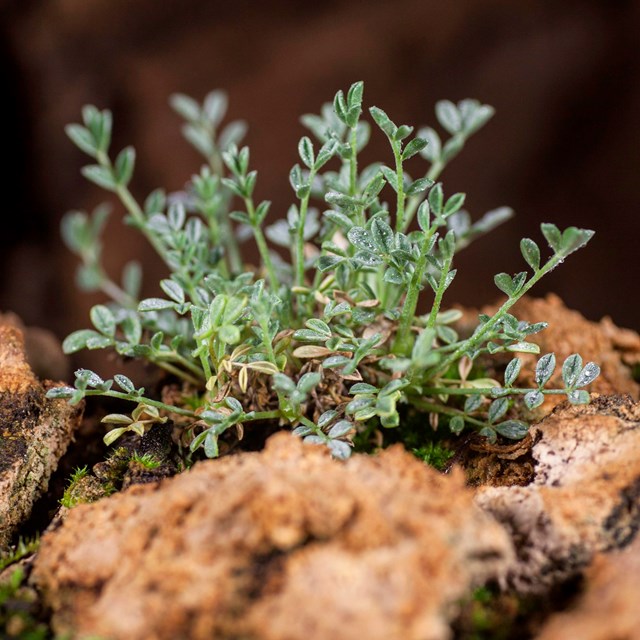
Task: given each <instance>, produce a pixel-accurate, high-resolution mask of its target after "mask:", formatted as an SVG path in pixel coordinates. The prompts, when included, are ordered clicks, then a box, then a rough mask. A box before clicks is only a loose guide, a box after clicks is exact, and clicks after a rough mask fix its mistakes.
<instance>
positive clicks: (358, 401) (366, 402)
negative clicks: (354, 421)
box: [345, 396, 374, 415]
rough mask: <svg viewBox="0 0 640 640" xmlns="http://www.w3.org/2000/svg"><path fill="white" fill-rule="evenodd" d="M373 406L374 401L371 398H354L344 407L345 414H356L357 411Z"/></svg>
mask: <svg viewBox="0 0 640 640" xmlns="http://www.w3.org/2000/svg"><path fill="white" fill-rule="evenodd" d="M373 404H374V400H373V397H372V396H365V397H360V398H354V399H353V400H352V401H351V402H349V404H347V406H346V407H345V413H346V414H347V415H350V414H354V413H357V412H358V411H362V410H363V409H366V408H367V407H371V406H373Z"/></svg>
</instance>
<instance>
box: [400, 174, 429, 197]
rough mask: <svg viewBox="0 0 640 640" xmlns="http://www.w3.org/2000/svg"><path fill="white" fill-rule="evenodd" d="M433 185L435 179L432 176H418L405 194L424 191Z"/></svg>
mask: <svg viewBox="0 0 640 640" xmlns="http://www.w3.org/2000/svg"><path fill="white" fill-rule="evenodd" d="M432 185H433V180H431V179H430V178H418V179H417V180H414V181H413V182H412V183H411V184H410V185H409V186H408V187H407V189H406V191H405V195H407V196H413V195H415V194H416V193H422V192H423V191H426V190H427V189H428V188H429V187H431V186H432Z"/></svg>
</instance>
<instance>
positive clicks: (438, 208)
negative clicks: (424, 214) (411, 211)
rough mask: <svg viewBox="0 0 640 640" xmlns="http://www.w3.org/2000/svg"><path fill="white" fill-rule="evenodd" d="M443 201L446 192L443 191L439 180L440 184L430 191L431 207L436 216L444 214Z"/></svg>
mask: <svg viewBox="0 0 640 640" xmlns="http://www.w3.org/2000/svg"><path fill="white" fill-rule="evenodd" d="M443 201H444V194H443V193H442V184H441V183H440V182H438V184H436V186H435V187H433V188H432V189H431V191H429V207H430V208H431V211H433V213H434V214H435V215H436V216H439V215H441V214H442V204H443Z"/></svg>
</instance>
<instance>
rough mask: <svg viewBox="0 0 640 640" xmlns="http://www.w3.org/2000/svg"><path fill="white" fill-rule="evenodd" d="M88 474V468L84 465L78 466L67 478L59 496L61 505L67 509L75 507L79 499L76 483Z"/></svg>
mask: <svg viewBox="0 0 640 640" xmlns="http://www.w3.org/2000/svg"><path fill="white" fill-rule="evenodd" d="M88 475H89V469H88V468H87V466H86V465H85V466H84V467H78V468H77V469H76V470H75V471H74V472H73V473H72V474H71V477H70V478H69V483H68V484H67V486H66V488H65V490H64V493H63V494H62V498H60V504H61V505H62V506H63V507H67V509H71V508H72V507H75V506H76V505H77V504H79V502H80V501H81V498H80V496H79V495H78V483H79V482H80V481H81V480H82V479H83V478H86V477H87V476H88Z"/></svg>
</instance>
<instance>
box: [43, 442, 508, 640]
mask: <svg viewBox="0 0 640 640" xmlns="http://www.w3.org/2000/svg"><path fill="white" fill-rule="evenodd" d="M510 555H511V547H510V544H509V542H508V540H507V538H506V535H505V533H504V531H503V530H502V529H501V528H500V527H499V526H497V525H496V524H495V523H494V522H493V521H492V520H491V519H490V518H489V517H488V516H486V515H485V514H483V513H482V512H481V511H480V510H479V509H477V507H475V506H474V504H473V500H472V493H471V491H470V490H467V489H465V487H464V486H463V477H462V474H461V473H454V474H453V475H452V476H442V475H439V474H438V473H437V472H435V471H433V470H432V469H430V468H428V467H426V466H425V465H424V464H422V463H421V462H419V461H417V460H416V459H415V458H413V457H412V456H410V455H409V454H407V453H406V452H404V451H403V450H402V449H401V448H399V447H393V448H391V449H388V450H386V451H384V452H383V453H381V454H380V455H378V456H375V457H371V456H363V455H355V456H353V457H352V458H351V459H350V460H349V461H347V462H346V463H338V462H336V461H333V460H332V459H330V458H329V457H328V455H327V452H326V451H325V450H324V449H322V448H319V447H314V446H309V445H303V444H302V443H301V442H300V441H299V440H297V439H296V438H294V437H292V436H291V435H289V434H277V435H276V436H274V437H273V438H272V439H270V440H269V442H268V444H267V448H266V450H265V451H264V452H262V453H245V454H240V455H238V456H230V457H227V458H224V459H221V460H217V461H210V462H203V463H199V464H198V465H196V466H195V467H194V469H193V470H192V471H190V472H188V473H183V474H181V475H180V476H177V477H175V478H173V479H171V480H167V481H163V482H161V483H159V484H156V485H147V486H136V487H133V488H131V489H129V490H128V491H125V492H123V493H121V494H117V495H114V496H112V497H111V498H108V499H106V500H102V501H100V502H98V503H95V504H91V505H80V506H78V507H76V508H75V509H74V510H72V511H71V513H70V514H69V516H68V519H67V520H66V521H65V523H64V524H63V525H62V526H61V527H60V528H59V529H57V530H56V531H53V532H51V533H49V534H46V535H45V537H44V539H43V542H42V547H41V551H40V554H39V557H38V559H37V561H36V566H35V571H34V578H35V580H36V582H37V583H38V584H39V586H40V587H41V588H42V589H43V593H44V596H45V598H46V600H47V602H48V604H49V605H50V606H51V607H52V608H53V610H54V620H53V621H54V627H55V629H56V631H58V632H60V633H65V632H68V631H72V632H73V633H74V637H76V638H77V637H85V636H87V635H97V636H99V637H108V638H110V639H112V640H120V639H122V640H124V639H125V638H126V639H127V640H136V639H138V638H140V639H142V638H145V639H158V640H161V639H164V638H167V639H172V640H174V639H175V638H189V639H190V640H197V639H199V638H202V639H205V638H206V639H207V640H209V639H210V638H217V639H223V638H243V639H247V640H298V639H300V640H303V639H304V640H308V639H310V638H313V639H314V640H341V639H350V638H357V639H358V640H360V639H362V638H367V639H368V640H378V639H379V640H390V639H392V638H402V639H403V640H436V639H441V638H442V639H444V638H448V637H450V631H449V627H448V620H449V619H450V618H451V617H452V616H453V615H454V614H455V610H456V606H455V603H456V601H457V600H458V599H459V598H460V597H461V596H463V595H464V594H465V593H467V592H468V590H469V588H470V587H471V586H472V585H473V584H474V583H478V582H482V581H485V580H486V579H489V578H491V577H494V576H496V575H497V574H499V573H500V572H501V571H502V569H503V568H504V566H505V565H506V564H507V561H508V559H509V558H510Z"/></svg>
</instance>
